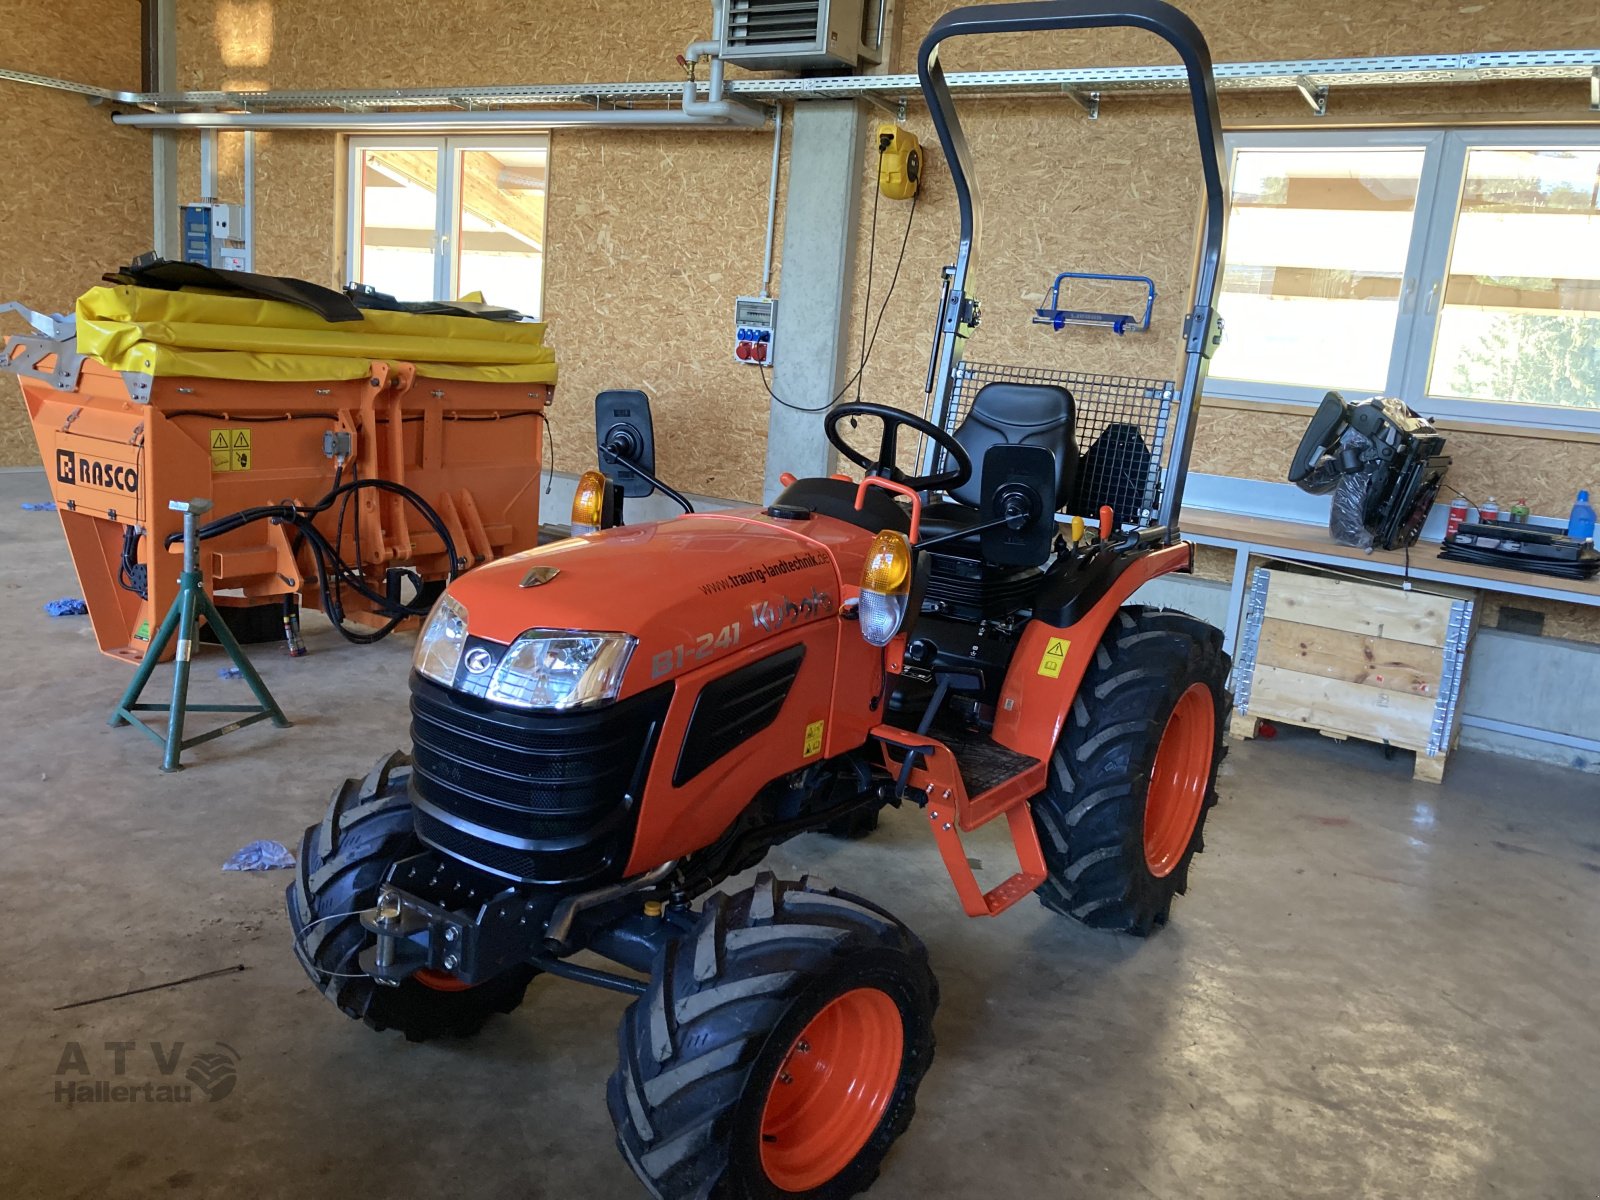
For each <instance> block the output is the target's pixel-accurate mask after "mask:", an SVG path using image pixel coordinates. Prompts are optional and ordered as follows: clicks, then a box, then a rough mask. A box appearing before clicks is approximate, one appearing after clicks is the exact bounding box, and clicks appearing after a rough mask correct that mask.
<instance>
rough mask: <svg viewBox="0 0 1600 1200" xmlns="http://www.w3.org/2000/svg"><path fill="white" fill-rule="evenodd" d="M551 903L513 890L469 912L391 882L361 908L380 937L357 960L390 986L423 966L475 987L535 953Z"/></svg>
mask: <svg viewBox="0 0 1600 1200" xmlns="http://www.w3.org/2000/svg"><path fill="white" fill-rule="evenodd" d="M551 903H552V902H550V901H541V900H536V899H530V898H529V897H526V896H521V895H518V894H517V893H516V892H515V891H509V890H508V891H506V892H503V893H502V894H501V895H499V896H497V897H495V898H494V899H493V900H490V901H488V902H487V903H485V904H483V905H481V906H480V907H479V908H478V909H477V911H476V913H475V914H463V913H461V912H456V911H452V910H451V909H448V908H445V907H443V906H442V905H438V904H434V903H432V902H431V901H428V900H424V899H422V898H421V897H420V896H415V895H412V894H411V893H410V892H407V891H404V890H402V889H400V888H398V887H395V886H394V885H393V884H388V883H386V884H384V885H383V887H382V888H381V889H379V891H378V902H377V904H376V905H374V906H373V907H372V908H368V909H364V910H363V911H362V912H361V913H360V919H361V925H362V928H364V929H366V930H367V931H369V932H370V933H372V934H373V936H374V938H375V941H374V942H373V944H372V945H370V946H368V947H367V948H366V949H365V950H363V951H362V952H361V954H360V956H359V957H358V959H357V962H358V963H359V964H360V967H361V969H362V970H363V971H365V972H366V973H367V974H368V975H371V976H372V978H373V979H374V980H376V981H377V982H378V983H380V984H383V985H384V986H386V987H399V986H400V985H401V984H402V983H404V982H405V981H406V980H407V979H409V978H410V977H411V976H412V975H414V974H415V973H416V972H418V971H422V970H429V971H438V972H442V973H444V974H447V975H453V976H455V978H456V979H458V980H460V981H461V982H462V983H464V984H466V985H468V986H469V987H470V986H475V985H477V984H480V983H486V982H488V981H489V980H490V979H493V978H494V977H495V976H497V975H499V974H500V973H501V972H502V971H504V970H505V969H506V968H507V967H510V966H512V965H513V964H516V963H520V962H527V961H529V960H530V959H531V958H532V957H533V956H534V954H535V948H536V947H537V946H538V945H539V944H540V942H541V941H542V940H543V936H544V929H545V924H546V922H547V921H548V920H549V915H550V908H551Z"/></svg>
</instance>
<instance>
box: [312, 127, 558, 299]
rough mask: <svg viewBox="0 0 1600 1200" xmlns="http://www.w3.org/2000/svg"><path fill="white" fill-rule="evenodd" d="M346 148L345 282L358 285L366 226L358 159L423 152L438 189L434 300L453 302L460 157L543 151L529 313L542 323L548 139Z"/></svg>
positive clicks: (388, 137)
mask: <svg viewBox="0 0 1600 1200" xmlns="http://www.w3.org/2000/svg"><path fill="white" fill-rule="evenodd" d="M347 142H348V144H347V145H346V148H345V181H346V186H345V242H344V278H345V281H346V282H347V283H348V282H355V281H357V280H358V271H357V268H356V263H357V262H358V261H359V260H360V257H361V246H362V238H361V231H362V229H363V227H364V225H365V215H366V214H365V211H364V206H365V200H366V188H365V187H364V186H363V178H362V164H363V156H364V155H365V154H366V152H367V151H369V150H426V151H431V152H433V153H434V154H435V155H436V156H437V158H436V159H435V161H436V162H438V163H439V169H438V172H437V176H436V177H437V179H438V181H439V185H438V187H436V188H435V189H434V210H433V238H432V241H431V247H430V248H431V250H432V253H433V295H432V296H431V297H430V299H433V300H454V299H455V298H456V297H457V295H458V285H459V283H460V277H461V262H460V255H459V253H458V251H457V246H458V245H459V243H460V232H461V216H462V212H461V207H460V205H458V204H457V203H456V197H457V196H458V195H459V194H460V192H461V173H462V164H463V155H464V154H466V153H467V152H469V151H473V150H486V151H490V152H493V151H495V150H543V151H544V154H545V181H544V220H543V221H542V222H541V225H540V228H539V246H540V251H539V308H540V311H539V312H537V313H528V314H526V315H527V316H530V317H532V318H533V319H534V320H543V319H544V313H543V309H544V294H545V292H544V284H545V278H544V276H545V265H546V260H547V259H548V257H549V239H548V236H547V233H548V229H549V225H550V135H549V134H548V133H544V132H534V131H530V132H528V133H520V134H491V135H488V136H484V135H479V134H463V135H460V136H454V137H413V136H408V135H406V134H379V135H373V136H365V135H364V136H361V137H351V138H349V139H347Z"/></svg>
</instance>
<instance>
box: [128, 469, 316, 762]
mask: <svg viewBox="0 0 1600 1200" xmlns="http://www.w3.org/2000/svg"><path fill="white" fill-rule="evenodd" d="M167 507H168V508H171V509H172V510H174V511H175V512H181V513H182V514H183V574H182V575H180V576H179V577H178V595H177V598H176V599H174V600H173V602H172V607H171V608H169V609H168V610H167V615H166V616H165V617H164V618H162V621H161V628H160V629H159V630H158V631H157V632H156V635H155V637H153V638H152V639H151V640H150V648H149V649H148V650H146V651H145V656H144V661H143V662H141V663H140V664H139V670H138V673H137V674H136V675H134V677H133V682H132V683H130V684H129V685H128V690H127V691H126V692H124V693H123V694H122V699H121V700H119V701H118V702H117V707H116V708H115V709H114V710H113V711H112V713H111V719H110V720H109V721H108V722H106V723H107V724H108V725H110V726H111V727H112V728H116V727H117V726H118V725H122V724H128V725H132V726H134V727H135V728H136V729H142V730H143V731H144V732H145V733H146V734H148V735H149V736H150V738H151V740H152V741H154V742H155V743H156V745H158V746H160V747H162V749H163V751H164V756H163V758H162V760H161V769H162V770H163V771H181V770H182V769H183V767H182V765H181V764H180V763H179V762H178V756H179V755H180V754H182V753H183V751H185V750H187V749H189V747H191V746H198V745H199V744H200V743H201V742H209V741H210V740H211V739H212V738H219V737H221V736H222V735H223V734H225V733H232V732H233V731H234V730H235V729H243V728H244V727H245V726H246V725H253V724H255V723H256V722H257V721H264V720H268V719H270V720H271V721H272V723H273V724H274V725H276V726H278V728H280V729H287V728H288V727H289V718H287V717H285V716H284V715H283V710H282V709H281V708H279V707H278V702H277V701H276V700H274V699H273V698H272V693H271V692H269V691H268V690H267V685H266V684H264V683H262V682H261V676H259V675H257V674H256V670H255V668H254V667H252V666H251V665H250V660H249V659H248V658H246V657H245V655H244V651H243V650H241V649H239V643H238V642H237V641H235V640H234V637H233V634H232V633H231V632H230V631H229V629H228V626H227V624H226V623H225V622H224V621H223V619H222V616H221V614H220V613H218V612H217V607H216V605H215V604H213V603H212V602H211V597H210V596H207V595H206V590H205V587H204V586H203V585H202V584H201V581H200V541H199V538H197V537H196V536H195V518H196V517H197V516H199V515H200V514H201V513H205V512H209V511H210V510H211V501H209V500H172V501H169V502H168V504H167ZM202 616H204V617H205V618H206V621H207V622H208V623H209V624H210V626H211V631H212V632H213V633H215V634H216V635H217V641H219V642H221V643H222V648H223V649H224V650H226V651H227V652H228V657H229V658H231V659H232V660H233V664H234V666H236V667H238V668H239V674H240V675H242V676H243V677H244V680H245V682H246V683H248V684H249V685H250V690H251V691H252V692H254V693H255V697H256V700H257V702H258V703H257V704H190V703H189V662H190V660H191V659H192V658H193V657H194V646H195V640H196V634H197V632H198V629H199V619H200V617H202ZM174 633H176V634H177V635H178V658H177V662H176V663H175V664H174V668H175V669H174V672H173V676H172V701H171V703H170V704H139V703H137V701H138V699H139V693H140V692H142V691H144V686H145V684H147V683H149V682H150V676H151V675H152V674H153V673H154V672H155V669H156V663H157V662H159V661H160V659H161V655H162V653H163V652H164V651H165V650H166V648H167V643H168V642H169V641H171V640H172V635H173V634H174ZM139 712H165V713H166V714H167V734H166V736H165V737H162V736H161V734H159V733H157V732H156V730H155V729H154V728H152V727H151V726H149V725H147V724H146V723H145V722H144V721H142V720H140V719H139V718H138V717H136V716H134V715H133V714H134V713H139ZM190 712H216V713H245V714H248V715H246V716H243V717H240V718H239V719H238V720H236V721H230V722H228V724H226V725H223V726H222V727H220V728H218V729H212V730H208V731H207V732H205V733H202V734H199V735H198V736H196V737H192V738H189V739H188V740H187V741H185V740H184V737H183V721H184V717H185V715H186V714H188V713H190Z"/></svg>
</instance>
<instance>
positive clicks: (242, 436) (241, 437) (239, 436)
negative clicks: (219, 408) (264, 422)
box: [233, 429, 250, 450]
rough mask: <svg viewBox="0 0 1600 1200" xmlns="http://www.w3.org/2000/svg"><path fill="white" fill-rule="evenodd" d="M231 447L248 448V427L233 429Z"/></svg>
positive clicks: (236, 448)
mask: <svg viewBox="0 0 1600 1200" xmlns="http://www.w3.org/2000/svg"><path fill="white" fill-rule="evenodd" d="M233 448H234V449H235V450H248V449H250V431H249V430H248V429H235V430H234V431H233Z"/></svg>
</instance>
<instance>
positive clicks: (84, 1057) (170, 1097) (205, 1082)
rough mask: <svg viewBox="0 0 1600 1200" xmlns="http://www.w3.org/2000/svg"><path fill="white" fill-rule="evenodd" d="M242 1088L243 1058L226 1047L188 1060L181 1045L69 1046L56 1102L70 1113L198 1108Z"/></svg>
mask: <svg viewBox="0 0 1600 1200" xmlns="http://www.w3.org/2000/svg"><path fill="white" fill-rule="evenodd" d="M180 1071H181V1074H180ZM238 1082H239V1052H238V1051H237V1050H235V1049H234V1048H233V1047H232V1046H230V1045H228V1044H227V1043H226V1042H213V1043H212V1044H211V1045H210V1046H208V1047H205V1048H202V1049H200V1050H195V1051H193V1052H191V1053H189V1054H187V1055H186V1054H185V1053H184V1043H183V1042H171V1043H162V1042H147V1043H144V1044H143V1045H141V1044H140V1043H138V1042H106V1043H105V1045H104V1048H103V1052H102V1051H100V1050H96V1049H94V1048H92V1047H91V1048H90V1049H88V1050H86V1049H85V1048H84V1046H83V1044H82V1043H81V1042H68V1043H67V1044H66V1045H65V1046H63V1047H62V1048H61V1058H60V1060H59V1061H58V1062H57V1063H56V1070H55V1089H54V1096H55V1100H56V1103H58V1104H65V1105H68V1106H69V1107H70V1106H72V1105H74V1104H194V1103H197V1102H199V1101H202V1100H205V1101H213V1100H223V1099H226V1098H227V1097H228V1096H229V1095H230V1094H231V1093H232V1092H233V1089H234V1085H235V1084H237V1083H238Z"/></svg>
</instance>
